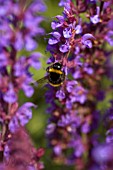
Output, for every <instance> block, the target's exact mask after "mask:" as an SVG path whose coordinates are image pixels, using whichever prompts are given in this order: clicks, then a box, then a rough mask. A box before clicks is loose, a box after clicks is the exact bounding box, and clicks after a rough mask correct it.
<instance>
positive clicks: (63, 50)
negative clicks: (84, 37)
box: [59, 42, 70, 53]
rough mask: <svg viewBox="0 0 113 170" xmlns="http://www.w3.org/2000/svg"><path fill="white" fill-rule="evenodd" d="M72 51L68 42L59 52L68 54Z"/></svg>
mask: <svg viewBox="0 0 113 170" xmlns="http://www.w3.org/2000/svg"><path fill="white" fill-rule="evenodd" d="M69 49H70V46H69V44H68V42H66V43H65V44H63V45H61V46H60V48H59V50H60V51H61V52H62V53H66V52H68V51H69Z"/></svg>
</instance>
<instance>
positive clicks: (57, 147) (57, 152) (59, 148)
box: [53, 145, 62, 155]
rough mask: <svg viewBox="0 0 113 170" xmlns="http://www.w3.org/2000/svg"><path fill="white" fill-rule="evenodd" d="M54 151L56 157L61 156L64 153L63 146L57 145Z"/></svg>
mask: <svg viewBox="0 0 113 170" xmlns="http://www.w3.org/2000/svg"><path fill="white" fill-rule="evenodd" d="M53 151H54V153H55V154H56V155H60V154H61V152H62V149H61V146H60V145H56V146H55V147H54V148H53Z"/></svg>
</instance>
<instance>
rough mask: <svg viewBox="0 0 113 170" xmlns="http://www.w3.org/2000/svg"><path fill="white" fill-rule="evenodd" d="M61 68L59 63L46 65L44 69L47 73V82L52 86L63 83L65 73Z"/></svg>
mask: <svg viewBox="0 0 113 170" xmlns="http://www.w3.org/2000/svg"><path fill="white" fill-rule="evenodd" d="M61 69H62V64H61V63H58V62H57V63H54V64H53V65H51V66H49V67H47V69H46V71H47V73H48V83H49V84H50V85H51V86H53V87H58V86H60V85H62V84H63V81H64V80H65V73H64V71H62V70H61Z"/></svg>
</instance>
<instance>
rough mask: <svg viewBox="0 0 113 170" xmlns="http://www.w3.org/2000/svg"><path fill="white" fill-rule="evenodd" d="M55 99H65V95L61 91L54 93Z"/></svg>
mask: <svg viewBox="0 0 113 170" xmlns="http://www.w3.org/2000/svg"><path fill="white" fill-rule="evenodd" d="M56 97H57V98H59V99H61V100H63V99H64V98H65V93H64V92H63V91H62V90H59V91H57V92H56Z"/></svg>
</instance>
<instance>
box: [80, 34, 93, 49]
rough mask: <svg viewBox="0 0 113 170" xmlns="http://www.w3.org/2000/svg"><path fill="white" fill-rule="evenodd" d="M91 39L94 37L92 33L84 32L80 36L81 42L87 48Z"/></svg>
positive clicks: (89, 46) (90, 43)
mask: <svg viewBox="0 0 113 170" xmlns="http://www.w3.org/2000/svg"><path fill="white" fill-rule="evenodd" d="M92 39H95V38H94V36H93V35H92V34H89V33H87V34H84V35H83V36H82V40H81V42H82V43H83V44H84V45H85V46H86V47H87V48H92V41H91V40H92Z"/></svg>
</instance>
